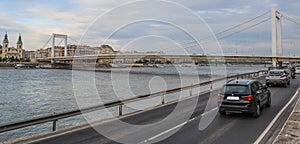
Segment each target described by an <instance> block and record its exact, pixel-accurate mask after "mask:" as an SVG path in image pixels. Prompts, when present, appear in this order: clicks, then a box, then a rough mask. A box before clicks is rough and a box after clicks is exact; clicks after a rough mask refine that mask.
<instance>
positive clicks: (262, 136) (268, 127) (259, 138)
mask: <svg viewBox="0 0 300 144" xmlns="http://www.w3.org/2000/svg"><path fill="white" fill-rule="evenodd" d="M298 93H299V89H298V90H297V92H296V93H295V94H294V96H293V97H292V98H291V100H290V101H289V102H288V103H287V104H286V105H285V106H284V107H283V108H282V109H281V111H280V112H279V113H278V114H277V115H276V116H275V117H274V119H273V120H272V121H271V123H270V124H269V125H268V126H267V128H266V129H265V130H264V131H263V133H261V135H260V136H259V137H258V138H257V140H256V141H255V142H254V144H258V143H260V141H261V140H262V139H263V138H264V137H265V135H266V134H267V132H268V131H269V130H270V129H271V127H272V126H273V125H274V123H275V122H276V121H277V120H278V118H279V116H280V115H281V114H282V113H283V111H285V109H286V108H287V107H288V106H289V105H290V104H291V103H292V101H293V100H294V99H295V98H296V96H297V95H298Z"/></svg>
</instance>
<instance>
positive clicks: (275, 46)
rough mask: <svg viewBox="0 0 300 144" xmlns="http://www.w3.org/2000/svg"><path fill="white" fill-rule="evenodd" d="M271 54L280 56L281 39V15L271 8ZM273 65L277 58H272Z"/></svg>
mask: <svg viewBox="0 0 300 144" xmlns="http://www.w3.org/2000/svg"><path fill="white" fill-rule="evenodd" d="M271 13H272V56H274V57H276V56H282V39H281V35H282V33H281V29H282V28H281V27H282V24H281V17H282V15H281V14H280V13H279V12H278V11H277V10H276V9H275V8H272V10H271ZM272 63H273V66H274V67H276V65H277V59H273V60H272Z"/></svg>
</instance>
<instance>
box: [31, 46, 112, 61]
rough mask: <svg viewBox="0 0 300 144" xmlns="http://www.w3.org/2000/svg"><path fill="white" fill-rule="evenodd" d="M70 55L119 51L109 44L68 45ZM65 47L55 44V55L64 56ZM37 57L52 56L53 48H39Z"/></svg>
mask: <svg viewBox="0 0 300 144" xmlns="http://www.w3.org/2000/svg"><path fill="white" fill-rule="evenodd" d="M67 53H68V56H84V55H99V54H116V53H118V51H114V49H113V48H112V47H111V46H109V45H101V46H100V47H90V46H81V45H68V46H67ZM63 56H64V47H62V46H55V49H54V57H63ZM36 57H37V58H49V57H51V48H46V49H39V50H37V52H36Z"/></svg>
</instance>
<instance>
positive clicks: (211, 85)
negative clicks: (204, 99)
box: [210, 82, 213, 91]
mask: <svg viewBox="0 0 300 144" xmlns="http://www.w3.org/2000/svg"><path fill="white" fill-rule="evenodd" d="M212 90H213V83H212V82H210V91H212Z"/></svg>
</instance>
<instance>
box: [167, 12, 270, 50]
mask: <svg viewBox="0 0 300 144" xmlns="http://www.w3.org/2000/svg"><path fill="white" fill-rule="evenodd" d="M270 19H271V18H266V19H264V20H262V21H260V22H258V23H255V24H253V25H250V26H248V27H246V28H243V29H241V30H238V31H236V32H233V33H231V34H228V35H225V36H222V37H219V38H217V40H222V39H224V38H227V37H230V36H232V35H235V34H238V33H241V32H243V31H246V30H248V29H251V28H253V27H255V26H257V25H260V24H262V23H264V22H267V21H268V20H270ZM210 42H214V41H212V40H211V41H206V42H203V43H202V44H206V43H210ZM197 46H199V44H194V45H191V46H187V47H183V48H184V49H188V48H193V47H197ZM177 49H182V48H177ZM177 49H172V50H177ZM172 50H167V51H165V52H168V51H172Z"/></svg>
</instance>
